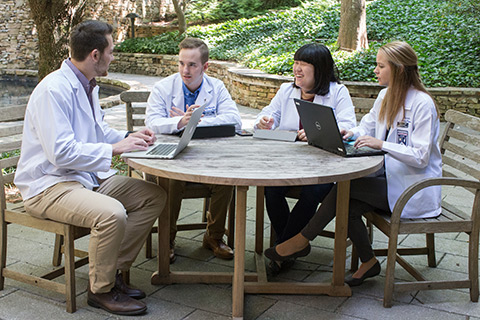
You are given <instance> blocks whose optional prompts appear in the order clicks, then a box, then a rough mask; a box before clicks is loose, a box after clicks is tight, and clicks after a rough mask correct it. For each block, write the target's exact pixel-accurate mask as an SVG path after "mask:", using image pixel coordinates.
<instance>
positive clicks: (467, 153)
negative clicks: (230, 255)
mask: <svg viewBox="0 0 480 320" xmlns="http://www.w3.org/2000/svg"><path fill="white" fill-rule="evenodd" d="M443 149H445V150H449V151H451V152H453V153H455V154H458V155H460V156H462V157H465V158H467V159H470V160H473V161H475V162H476V163H480V155H478V154H477V153H475V152H472V151H471V150H467V149H465V148H462V147H460V146H458V145H456V144H454V143H451V142H450V141H444V142H443Z"/></svg>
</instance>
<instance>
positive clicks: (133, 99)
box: [120, 91, 150, 131]
mask: <svg viewBox="0 0 480 320" xmlns="http://www.w3.org/2000/svg"><path fill="white" fill-rule="evenodd" d="M149 95H150V91H124V92H122V93H121V94H120V100H121V101H122V102H125V106H126V114H127V130H128V131H133V130H134V127H139V126H140V127H141V126H144V125H145V117H144V115H145V110H146V102H147V100H148V96H149ZM134 115H135V116H134ZM139 116H140V117H139Z"/></svg>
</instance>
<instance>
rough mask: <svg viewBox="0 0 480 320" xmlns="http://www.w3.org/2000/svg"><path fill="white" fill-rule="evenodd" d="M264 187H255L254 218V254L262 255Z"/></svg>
mask: <svg viewBox="0 0 480 320" xmlns="http://www.w3.org/2000/svg"><path fill="white" fill-rule="evenodd" d="M264 197H265V187H260V186H257V197H256V206H255V208H256V217H255V252H256V253H258V254H262V253H263V227H264V226H263V224H264V217H265V210H264V200H263V199H264Z"/></svg>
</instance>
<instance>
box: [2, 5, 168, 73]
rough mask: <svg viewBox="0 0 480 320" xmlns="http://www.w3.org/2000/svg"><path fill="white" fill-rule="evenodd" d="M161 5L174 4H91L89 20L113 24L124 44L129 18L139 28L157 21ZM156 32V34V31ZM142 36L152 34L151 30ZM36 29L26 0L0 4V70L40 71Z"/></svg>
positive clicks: (88, 13)
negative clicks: (132, 17) (133, 18)
mask: <svg viewBox="0 0 480 320" xmlns="http://www.w3.org/2000/svg"><path fill="white" fill-rule="evenodd" d="M160 2H168V3H170V2H171V0H115V1H112V0H88V7H87V10H86V16H87V18H88V19H97V20H101V21H105V22H108V23H110V24H111V25H112V26H113V28H114V30H115V31H114V35H113V36H114V41H115V42H121V41H123V40H124V39H125V38H127V35H128V32H129V31H128V29H129V27H130V24H131V22H130V19H128V18H126V15H127V14H128V13H131V12H135V13H137V14H138V15H139V16H140V18H137V19H136V20H135V24H136V25H139V24H142V23H144V22H149V21H156V20H158V19H159V17H160V16H161V15H162V12H159V8H160ZM153 31H154V32H157V30H156V29H155V28H154V29H153ZM138 32H139V34H142V33H146V32H152V30H149V29H148V28H147V29H145V30H143V31H141V30H139V31H138ZM142 36H143V35H142ZM37 42H38V41H37V35H36V28H35V25H34V23H33V20H32V19H30V8H29V6H28V3H27V0H1V1H0V69H37V68H38V64H37V58H38V43H37Z"/></svg>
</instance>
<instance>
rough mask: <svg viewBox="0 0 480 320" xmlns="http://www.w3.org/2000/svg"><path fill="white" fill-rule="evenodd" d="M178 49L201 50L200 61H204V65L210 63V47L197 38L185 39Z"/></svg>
mask: <svg viewBox="0 0 480 320" xmlns="http://www.w3.org/2000/svg"><path fill="white" fill-rule="evenodd" d="M178 48H179V49H180V50H182V49H199V50H200V59H201V60H202V63H205V62H207V61H208V47H207V45H206V44H205V42H203V41H202V40H200V39H197V38H185V39H183V40H182V42H180V44H179V45H178Z"/></svg>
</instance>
